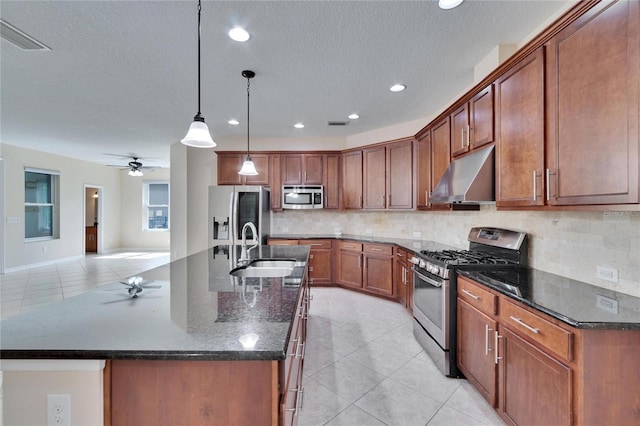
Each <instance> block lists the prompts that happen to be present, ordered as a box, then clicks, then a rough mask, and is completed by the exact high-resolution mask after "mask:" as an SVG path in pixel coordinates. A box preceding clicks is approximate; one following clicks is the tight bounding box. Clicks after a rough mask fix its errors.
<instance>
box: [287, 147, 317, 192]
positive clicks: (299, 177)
mask: <svg viewBox="0 0 640 426" xmlns="http://www.w3.org/2000/svg"><path fill="white" fill-rule="evenodd" d="M323 183H324V157H323V155H322V154H284V155H282V184H283V185H307V184H309V185H322V184H323Z"/></svg>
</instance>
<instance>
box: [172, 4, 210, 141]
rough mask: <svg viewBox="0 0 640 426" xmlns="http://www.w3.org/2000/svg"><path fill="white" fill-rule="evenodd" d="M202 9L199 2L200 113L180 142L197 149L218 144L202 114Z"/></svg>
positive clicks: (194, 118)
mask: <svg viewBox="0 0 640 426" xmlns="http://www.w3.org/2000/svg"><path fill="white" fill-rule="evenodd" d="M200 9H201V2H200V0H198V113H197V114H196V116H195V117H193V123H191V126H190V127H189V131H188V132H187V135H186V136H185V137H184V139H182V140H181V141H180V142H182V143H183V144H184V145H187V146H193V147H196V148H213V147H214V146H216V143H215V142H214V141H213V139H211V135H210V134H209V128H208V127H207V125H206V124H205V122H204V117H203V116H202V114H201V113H200V33H201V27H200Z"/></svg>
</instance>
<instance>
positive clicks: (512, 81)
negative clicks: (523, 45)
mask: <svg viewBox="0 0 640 426" xmlns="http://www.w3.org/2000/svg"><path fill="white" fill-rule="evenodd" d="M496 133H497V139H498V141H497V143H496V147H497V149H496V167H497V174H496V175H497V188H496V206H498V207H513V206H521V207H522V206H543V205H544V197H543V196H542V194H543V170H544V52H543V50H542V48H538V49H537V50H536V51H534V52H533V53H531V54H530V55H529V56H527V57H526V58H525V59H523V60H522V61H520V62H519V63H518V64H517V65H516V66H515V67H514V68H512V69H510V70H509V71H507V72H506V73H505V74H504V75H502V76H501V77H499V78H498V80H497V81H496Z"/></svg>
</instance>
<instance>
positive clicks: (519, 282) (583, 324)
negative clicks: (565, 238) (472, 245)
mask: <svg viewBox="0 0 640 426" xmlns="http://www.w3.org/2000/svg"><path fill="white" fill-rule="evenodd" d="M459 274H460V275H464V276H467V277H469V278H471V279H473V280H474V281H477V282H478V283H480V284H484V285H486V286H487V287H489V288H491V289H493V290H496V291H498V292H500V293H502V294H505V295H507V296H509V297H511V298H513V299H515V300H518V301H520V302H522V303H523V304H525V305H527V306H531V307H532V308H534V309H537V310H539V311H541V312H544V313H545V314H548V315H550V316H552V317H554V318H556V319H558V320H560V321H563V322H565V323H567V324H569V325H571V326H573V327H576V328H585V329H607V330H640V298H637V297H633V296H630V295H627V294H623V293H618V292H615V291H612V290H607V289H605V288H601V287H596V286H594V285H591V284H587V283H584V282H580V281H576V280H573V279H570V278H566V277H562V276H559V275H555V274H551V273H548V272H543V271H539V270H536V269H530V268H518V269H515V270H505V271H491V272H488V271H476V272H473V271H460V272H459ZM603 297H605V298H607V299H603ZM612 301H613V302H612ZM616 303H617V308H616V307H615V305H616ZM607 308H609V310H607ZM612 310H613V311H615V312H612Z"/></svg>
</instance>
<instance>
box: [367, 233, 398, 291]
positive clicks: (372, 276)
mask: <svg viewBox="0 0 640 426" xmlns="http://www.w3.org/2000/svg"><path fill="white" fill-rule="evenodd" d="M362 251H363V253H364V269H363V284H364V289H365V290H367V291H369V292H372V293H378V294H382V295H385V296H393V247H392V246H390V245H387V244H363V245H362Z"/></svg>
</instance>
